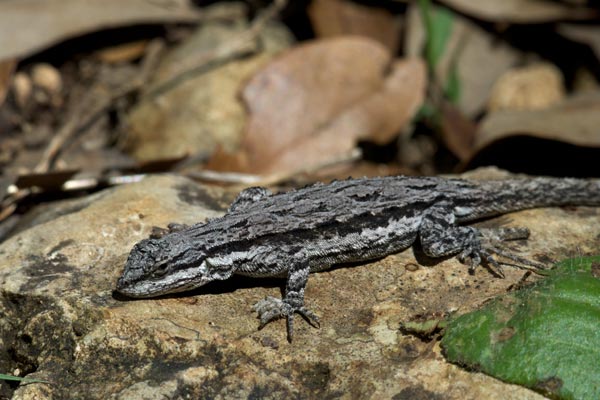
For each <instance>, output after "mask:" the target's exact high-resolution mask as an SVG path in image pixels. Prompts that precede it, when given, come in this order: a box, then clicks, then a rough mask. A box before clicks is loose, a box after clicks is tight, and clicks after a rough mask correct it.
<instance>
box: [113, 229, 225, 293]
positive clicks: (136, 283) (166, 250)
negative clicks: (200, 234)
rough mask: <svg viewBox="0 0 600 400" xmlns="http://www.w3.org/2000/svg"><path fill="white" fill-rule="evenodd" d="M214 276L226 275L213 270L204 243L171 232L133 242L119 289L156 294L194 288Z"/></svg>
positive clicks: (121, 291)
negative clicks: (203, 246) (159, 237)
mask: <svg viewBox="0 0 600 400" xmlns="http://www.w3.org/2000/svg"><path fill="white" fill-rule="evenodd" d="M167 238H168V239H167ZM229 275H231V273H229ZM229 275H227V277H229ZM215 279H226V278H225V277H224V278H219V276H218V275H216V274H215V273H214V269H213V268H211V266H210V264H209V263H207V257H206V254H204V253H203V251H202V249H201V246H198V245H196V246H193V245H190V244H189V243H187V242H186V240H185V239H184V238H183V237H181V236H180V235H177V234H172V235H168V236H165V237H163V238H161V239H144V240H142V241H141V242H139V243H137V244H136V245H135V246H133V249H132V250H131V252H130V253H129V257H128V258H127V262H126V264H125V269H124V271H123V275H122V276H121V278H120V279H119V280H118V282H117V291H118V292H120V293H122V294H124V295H126V296H129V297H155V296H160V295H163V294H167V293H175V292H182V291H185V290H191V289H194V288H197V287H199V286H202V285H204V284H206V283H208V282H210V281H213V280H215Z"/></svg>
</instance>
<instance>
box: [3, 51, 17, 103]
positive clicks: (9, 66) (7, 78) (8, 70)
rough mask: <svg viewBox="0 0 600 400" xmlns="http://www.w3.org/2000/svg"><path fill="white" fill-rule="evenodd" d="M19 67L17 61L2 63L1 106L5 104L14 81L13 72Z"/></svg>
mask: <svg viewBox="0 0 600 400" xmlns="http://www.w3.org/2000/svg"><path fill="white" fill-rule="evenodd" d="M16 65H17V60H6V61H1V62H0V106H1V105H2V104H3V103H4V99H5V98H6V93H8V89H9V88H10V86H11V82H12V80H13V72H14V71H15V67H16Z"/></svg>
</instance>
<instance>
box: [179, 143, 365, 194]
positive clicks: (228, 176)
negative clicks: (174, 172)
mask: <svg viewBox="0 0 600 400" xmlns="http://www.w3.org/2000/svg"><path fill="white" fill-rule="evenodd" d="M361 155H362V152H361V151H360V149H358V148H356V149H354V150H352V151H351V152H350V153H347V154H344V155H341V156H339V157H336V158H334V159H331V160H328V161H325V162H323V163H320V164H317V165H313V166H311V167H308V168H300V169H296V170H293V171H287V172H282V173H274V174H270V175H266V176H261V175H254V174H243V173H237V172H220V171H211V170H203V171H194V172H189V173H187V174H186V175H187V176H189V177H190V178H195V179H200V180H206V181H211V182H226V183H238V184H242V185H255V186H270V185H275V184H277V183H281V182H285V181H289V180H291V179H292V178H294V177H296V176H299V175H302V174H310V173H313V172H316V171H318V170H320V169H323V168H326V167H332V166H336V165H340V164H346V163H350V162H354V161H356V160H358V159H360V157H361Z"/></svg>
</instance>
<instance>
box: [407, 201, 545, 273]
mask: <svg viewBox="0 0 600 400" xmlns="http://www.w3.org/2000/svg"><path fill="white" fill-rule="evenodd" d="M447 210H448V208H447V207H446V206H445V205H444V204H440V205H438V206H437V207H433V208H432V209H430V210H429V211H428V213H427V214H426V215H425V216H424V217H423V220H422V222H421V227H420V229H419V237H420V239H421V244H422V246H423V251H424V252H425V254H427V255H429V256H431V257H443V256H449V255H453V254H457V255H458V259H459V260H460V261H461V262H467V263H468V264H469V271H471V272H472V271H474V270H475V268H477V266H479V265H481V264H482V262H483V263H484V264H487V266H488V267H490V269H491V270H492V272H493V273H494V274H495V275H498V276H500V277H503V276H504V274H503V272H502V268H501V266H500V264H501V263H500V262H499V261H498V260H496V258H495V257H494V255H497V256H500V257H503V258H507V259H509V260H512V261H514V262H515V263H516V264H508V263H505V262H502V264H507V265H512V266H515V267H518V268H522V269H528V270H532V271H536V270H539V269H544V268H545V266H543V265H542V264H539V263H535V262H533V261H530V260H527V259H525V258H522V257H519V256H516V255H514V254H512V253H511V251H510V250H506V248H505V246H504V244H503V242H505V241H507V240H518V239H526V238H527V237H528V236H529V230H528V229H526V228H496V229H477V228H475V227H471V226H457V225H456V222H455V216H454V215H453V214H452V213H448V212H447Z"/></svg>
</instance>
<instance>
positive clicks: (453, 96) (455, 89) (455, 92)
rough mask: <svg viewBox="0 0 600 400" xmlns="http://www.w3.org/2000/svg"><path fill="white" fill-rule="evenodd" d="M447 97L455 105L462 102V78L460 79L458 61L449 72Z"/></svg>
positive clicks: (445, 91)
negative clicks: (459, 101)
mask: <svg viewBox="0 0 600 400" xmlns="http://www.w3.org/2000/svg"><path fill="white" fill-rule="evenodd" d="M444 93H445V94H446V97H447V98H448V100H450V102H452V103H453V104H457V103H458V100H460V94H461V85H460V78H459V77H458V66H457V63H456V60H455V61H454V62H453V63H452V66H451V67H450V70H449V71H448V81H447V82H446V87H445V90H444Z"/></svg>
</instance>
